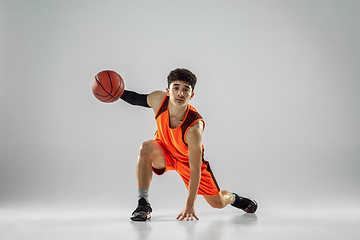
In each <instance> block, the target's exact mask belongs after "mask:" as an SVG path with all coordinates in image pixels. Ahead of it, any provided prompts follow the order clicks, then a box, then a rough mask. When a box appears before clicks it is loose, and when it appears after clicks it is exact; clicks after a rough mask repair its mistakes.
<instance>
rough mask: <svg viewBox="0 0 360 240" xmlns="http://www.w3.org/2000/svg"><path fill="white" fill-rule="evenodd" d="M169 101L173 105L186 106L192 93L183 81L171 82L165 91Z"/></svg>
mask: <svg viewBox="0 0 360 240" xmlns="http://www.w3.org/2000/svg"><path fill="white" fill-rule="evenodd" d="M166 92H167V95H168V96H169V97H170V101H171V102H172V103H173V104H174V105H179V106H181V105H187V104H188V102H189V101H190V100H191V99H192V98H193V96H194V92H193V91H192V88H191V86H190V85H189V84H187V83H186V82H183V81H179V80H178V81H173V82H172V83H171V84H170V87H169V88H167V89H166Z"/></svg>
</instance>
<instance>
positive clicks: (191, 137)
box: [121, 69, 257, 221]
mask: <svg viewBox="0 0 360 240" xmlns="http://www.w3.org/2000/svg"><path fill="white" fill-rule="evenodd" d="M167 79H168V87H167V88H166V92H163V91H155V92H152V93H150V94H138V93H135V92H132V91H127V90H125V91H124V94H123V95H122V96H121V98H122V99H123V100H124V101H126V102H128V103H130V104H132V105H138V106H143V107H148V108H152V109H153V110H154V113H155V119H156V124H157V130H158V131H157V132H156V134H155V140H149V141H146V142H144V143H143V144H142V145H141V148H140V151H139V156H138V160H137V166H136V176H137V186H138V198H139V200H138V207H137V208H136V209H135V211H134V212H133V213H132V216H131V220H133V221H146V220H147V219H150V213H151V212H152V208H151V205H150V203H149V199H148V191H149V186H150V181H151V179H152V173H153V172H154V173H155V174H157V175H162V174H164V173H165V172H166V171H171V170H175V171H177V172H178V173H179V175H180V176H181V178H182V179H183V181H184V183H185V185H186V187H187V189H188V195H187V198H186V204H185V208H184V209H183V210H182V211H181V213H180V214H179V215H178V216H177V218H176V219H179V220H181V221H182V220H184V219H186V220H187V221H189V219H191V220H193V219H194V218H195V219H197V220H199V218H198V217H197V216H196V214H195V209H194V203H195V199H196V196H197V195H203V196H204V198H205V200H206V201H207V202H208V203H209V204H210V206H212V207H214V208H224V207H225V206H226V205H228V204H231V205H232V206H234V207H236V208H240V209H242V210H244V211H245V212H247V213H254V212H255V211H256V209H257V203H256V202H255V201H254V200H251V199H249V198H245V197H240V196H239V195H237V194H236V193H230V192H228V191H226V190H220V188H219V186H218V184H217V182H216V180H215V177H214V175H213V173H212V171H211V168H210V165H209V163H208V162H207V161H206V160H205V159H204V146H203V145H202V140H201V139H202V133H203V131H204V127H205V122H204V120H203V119H202V117H201V115H200V114H199V113H198V112H197V111H196V109H195V108H194V107H192V106H191V105H190V104H189V101H190V100H191V99H192V98H193V97H194V88H195V84H196V81H197V79H196V76H195V75H194V74H193V73H192V72H190V71H189V70H187V69H175V70H173V71H172V72H170V74H169V76H168V78H167Z"/></svg>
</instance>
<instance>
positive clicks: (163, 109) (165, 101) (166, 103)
mask: <svg viewBox="0 0 360 240" xmlns="http://www.w3.org/2000/svg"><path fill="white" fill-rule="evenodd" d="M168 107H169V96H166V98H165V100H164V102H163V103H162V104H161V106H160V108H159V110H158V112H157V114H156V116H155V119H157V118H158V116H160V114H162V113H163V112H165V111H166V110H167V109H168Z"/></svg>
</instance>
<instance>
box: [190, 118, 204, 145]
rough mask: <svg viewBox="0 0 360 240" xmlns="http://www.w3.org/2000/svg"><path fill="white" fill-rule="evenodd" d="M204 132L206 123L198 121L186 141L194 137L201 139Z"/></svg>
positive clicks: (191, 128)
mask: <svg viewBox="0 0 360 240" xmlns="http://www.w3.org/2000/svg"><path fill="white" fill-rule="evenodd" d="M203 131H204V122H203V121H196V122H195V123H194V124H193V125H192V126H191V127H190V128H189V130H188V131H187V133H186V139H187V141H188V138H193V137H201V136H202V133H203Z"/></svg>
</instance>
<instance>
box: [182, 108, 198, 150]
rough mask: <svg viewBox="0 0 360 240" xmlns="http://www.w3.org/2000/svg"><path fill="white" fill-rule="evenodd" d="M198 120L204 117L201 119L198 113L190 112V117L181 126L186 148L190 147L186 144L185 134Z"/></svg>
mask: <svg viewBox="0 0 360 240" xmlns="http://www.w3.org/2000/svg"><path fill="white" fill-rule="evenodd" d="M198 119H202V117H201V115H200V114H199V113H198V112H194V111H192V110H189V113H188V115H187V116H186V119H185V121H184V122H183V123H182V124H181V133H182V140H183V142H184V144H185V145H186V146H188V145H187V143H186V141H185V140H186V139H185V132H186V130H187V129H188V128H189V127H190V125H191V124H192V123H193V122H194V121H196V120H198Z"/></svg>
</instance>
